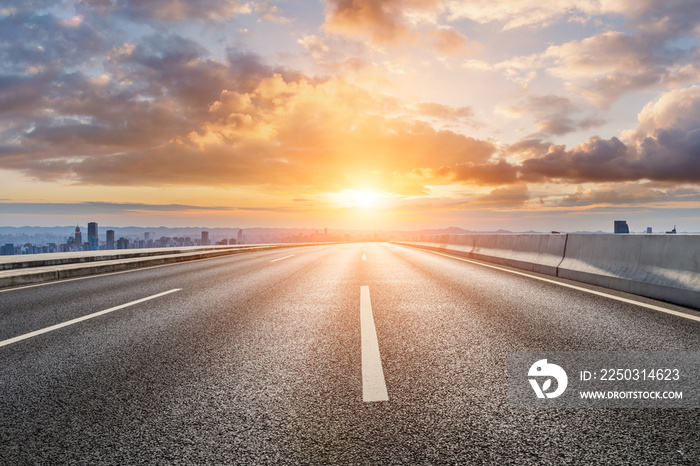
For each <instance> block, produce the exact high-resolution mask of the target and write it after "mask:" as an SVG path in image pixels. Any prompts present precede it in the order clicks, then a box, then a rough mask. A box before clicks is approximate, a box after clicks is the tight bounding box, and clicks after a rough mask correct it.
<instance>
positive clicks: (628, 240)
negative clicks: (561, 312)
mask: <svg viewBox="0 0 700 466" xmlns="http://www.w3.org/2000/svg"><path fill="white" fill-rule="evenodd" d="M558 272H559V276H560V277H563V278H569V279H572V280H577V281H581V282H585V283H591V284H594V285H600V286H604V287H606V288H612V289H615V290H620V291H626V292H629V293H633V294H638V295H642V296H648V297H650V298H655V299H660V300H663V301H669V302H672V303H677V304H683V305H686V306H691V307H695V308H700V235H573V234H572V235H569V238H568V243H567V247H566V255H565V257H564V260H563V261H562V263H561V264H560V265H559V271H558Z"/></svg>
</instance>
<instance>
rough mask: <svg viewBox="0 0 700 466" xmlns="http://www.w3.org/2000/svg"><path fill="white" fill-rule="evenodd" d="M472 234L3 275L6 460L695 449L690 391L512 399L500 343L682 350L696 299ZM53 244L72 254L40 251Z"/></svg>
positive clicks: (545, 459) (510, 458) (697, 424)
mask: <svg viewBox="0 0 700 466" xmlns="http://www.w3.org/2000/svg"><path fill="white" fill-rule="evenodd" d="M546 236H549V235H546ZM542 238H544V236H543V237H542ZM542 238H540V241H543V239H542ZM443 240H444V241H443ZM457 241H462V242H464V244H461V245H460V244H458V243H456V242H457ZM477 241H485V240H484V239H483V238H482V239H480V240H478V239H475V238H472V243H471V244H470V243H469V240H465V239H463V238H462V239H455V238H437V239H436V238H416V239H415V241H411V242H410V243H412V245H403V244H389V243H359V244H324V245H307V246H305V247H295V248H277V247H275V248H258V249H255V250H247V251H245V252H244V253H236V254H226V255H218V256H216V257H209V258H201V259H198V260H189V261H178V262H170V263H159V264H151V266H148V267H139V268H134V269H122V270H111V271H107V270H103V272H105V273H100V274H92V273H87V274H76V275H75V276H71V277H67V276H65V275H64V277H65V278H63V279H60V280H55V278H60V275H59V276H58V277H57V276H52V277H50V280H51V281H37V282H32V283H29V282H25V284H17V283H15V284H14V285H12V286H8V287H5V288H2V289H0V367H2V373H1V374H0V463H2V464H39V463H87V464H94V463H99V464H127V463H156V464H173V463H181V464H280V463H282V464H493V463H499V464H500V463H518V464H523V463H525V464H527V463H556V464H560V463H567V462H569V463H610V462H612V463H618V464H623V463H640V462H641V463H646V462H650V463H651V462H655V463H660V464H697V463H698V462H700V442H699V441H698V436H697V432H698V431H699V430H700V418H698V416H697V409H680V408H674V409H547V410H543V409H535V408H533V409H522V408H515V407H513V406H512V405H511V404H509V402H508V384H509V375H508V357H509V355H510V354H512V353H513V352H517V351H527V350H545V351H558V352H565V351H649V350H654V351H671V352H678V351H684V352H691V353H694V354H697V352H698V350H700V338H698V337H699V336H700V313H698V312H697V309H696V308H697V307H698V306H695V307H693V306H692V304H694V303H695V304H697V301H695V302H691V303H689V304H688V303H685V304H678V303H672V302H669V300H668V299H665V300H657V299H654V298H651V297H648V296H639V295H638V294H630V293H627V292H625V291H621V290H619V289H612V288H611V287H602V286H600V283H598V284H591V283H585V282H582V281H574V280H572V279H571V278H568V277H565V276H563V274H562V272H563V270H564V269H565V262H566V261H565V260H564V258H565V253H562V254H563V255H562V257H561V258H560V259H559V263H558V264H556V265H555V266H554V269H553V270H554V272H555V273H551V272H552V269H551V268H550V269H548V268H547V267H552V266H551V265H550V264H553V263H555V262H557V261H556V260H555V259H552V258H551V257H545V256H546V254H543V253H542V254H541V253H538V254H534V253H533V252H532V251H529V252H527V254H529V258H530V260H525V259H524V257H525V256H526V255H527V254H515V253H513V254H511V257H510V258H509V259H508V258H503V257H501V258H500V259H499V258H498V257H497V256H496V254H501V255H504V254H505V252H504V251H506V250H508V249H507V248H503V247H500V246H501V245H500V244H497V245H495V246H498V247H490V246H489V247H486V246H488V245H483V244H481V243H480V245H479V248H478V249H475V246H476V242H477ZM499 241H504V240H499ZM519 241H524V240H523V239H520V240H519ZM530 241H534V240H532V239H530ZM547 241H551V242H552V243H554V242H556V241H561V240H559V239H550V238H548V239H547V240H545V242H547ZM571 241H572V238H571V237H569V238H568V239H565V242H569V244H568V245H567V246H566V247H567V249H568V248H569V247H572V243H571ZM417 246H421V247H417ZM426 248H431V249H426ZM459 248H462V249H461V250H460V249H459ZM499 248H500V249H499ZM521 249H524V247H523V248H521ZM485 250H490V251H489V254H490V257H486V254H483V253H484V251H485ZM499 250H500V251H501V252H499V253H497V252H494V251H499ZM510 250H512V251H517V249H516V248H515V247H511V248H510ZM569 251H570V253H571V254H573V251H576V249H570V250H569ZM690 251H691V253H688V255H690V256H691V258H692V257H693V256H692V254H696V252H692V251H697V248H695V249H691V250H690ZM237 252H243V251H237ZM521 252H523V251H521ZM189 253H191V251H190V252H182V254H189ZM477 254H482V256H480V257H479V256H477ZM665 255H667V253H665ZM516 256H518V257H516ZM533 257H534V259H533ZM537 257H540V259H541V260H539V259H537ZM570 257H573V256H570ZM487 258H488V259H490V260H489V261H485V260H483V259H487ZM131 259H134V258H117V259H114V258H112V259H111V260H117V261H119V260H131ZM506 260H515V261H520V263H515V262H510V263H507V262H506ZM582 263H583V262H582ZM676 263H684V262H683V258H680V259H679V261H677V262H676ZM528 264H533V265H528ZM83 265H86V266H88V265H89V266H92V265H94V264H83ZM62 266H70V267H78V266H77V265H76V264H53V265H46V267H62ZM595 267H598V268H599V269H602V267H601V266H600V265H595ZM645 267H646V265H645ZM39 268H41V267H39ZM631 268H632V267H628V269H630V270H631ZM571 270H574V269H573V267H572V268H571ZM589 270H590V269H589ZM636 270H640V267H639V265H637V268H636ZM3 273H7V274H8V276H9V274H10V273H15V274H16V273H19V271H18V270H14V272H12V271H11V270H10V269H8V270H5V271H4V272H3ZM694 273H695V274H696V276H697V269H695V272H694ZM667 275H668V274H667ZM680 275H682V276H685V275H683V273H681V274H680ZM635 276H640V275H635ZM690 276H691V278H692V274H691V275H690ZM676 277H677V276H676ZM617 278H620V277H617ZM683 280H685V279H680V281H681V282H683V283H686V285H687V284H688V283H690V285H688V286H691V285H692V284H693V283H694V282H692V280H691V281H690V282H688V281H683ZM656 283H657V284H658V283H660V282H658V280H657V282H656ZM649 288H650V289H651V288H654V287H653V286H650V287H649ZM691 291H692V290H691ZM695 375H696V376H697V374H695Z"/></svg>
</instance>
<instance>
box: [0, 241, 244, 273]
mask: <svg viewBox="0 0 700 466" xmlns="http://www.w3.org/2000/svg"><path fill="white" fill-rule="evenodd" d="M257 246H258V245H250V244H237V245H225V246H185V247H175V248H148V249H116V250H107V251H79V252H59V253H43V254H27V255H19V256H0V270H10V269H24V268H32V267H46V266H53V265H64V264H75V263H86V262H97V261H106V260H119V259H131V258H134V257H150V256H161V255H172V254H183V253H188V252H201V251H215V250H217V251H218V250H228V249H250V248H252V247H257Z"/></svg>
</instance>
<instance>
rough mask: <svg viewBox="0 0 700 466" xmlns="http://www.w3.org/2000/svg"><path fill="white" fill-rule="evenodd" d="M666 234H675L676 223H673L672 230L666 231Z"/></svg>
mask: <svg viewBox="0 0 700 466" xmlns="http://www.w3.org/2000/svg"><path fill="white" fill-rule="evenodd" d="M666 234H667V235H675V234H676V225H673V230H671V231H667V232H666Z"/></svg>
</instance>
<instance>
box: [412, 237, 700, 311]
mask: <svg viewBox="0 0 700 466" xmlns="http://www.w3.org/2000/svg"><path fill="white" fill-rule="evenodd" d="M425 251H427V252H432V253H433V254H437V255H439V256H445V257H449V258H451V259H457V260H460V261H462V262H469V263H470V264H476V265H480V266H482V267H488V268H490V269H496V270H502V271H504V272H508V273H512V274H515V275H522V276H523V277H530V278H534V279H535V280H540V281H542V282H547V283H553V284H555V285H559V286H563V287H565V288H571V289H574V290H579V291H584V292H586V293H590V294H594V295H597V296H604V297H606V298H610V299H614V300H616V301H621V302H623V303H628V304H634V305H635V306H640V307H644V308H647V309H651V310H653V311H658V312H663V313H665V314H671V315H674V316H678V317H683V318H684V319H690V320H694V321H696V322H700V317H698V316H696V315H692V314H686V313H684V312H678V311H674V310H673V309H667V308H665V307H661V306H655V305H653V304H647V303H643V302H641V301H635V300H633V299H627V298H623V297H621V296H615V295H612V294H608V293H603V292H601V291H596V290H591V289H588V288H583V287H581V286H576V285H570V284H568V283H563V282H558V281H556V280H550V279H548V278H544V277H538V276H536V275H530V274H529V273H526V272H517V271H515V270H510V269H506V268H503V267H498V266H496V265H489V264H484V263H482V262H477V261H473V260H470V259H464V258H462V257H457V256H453V255H451V254H443V253H441V252H437V251H430V250H425Z"/></svg>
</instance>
